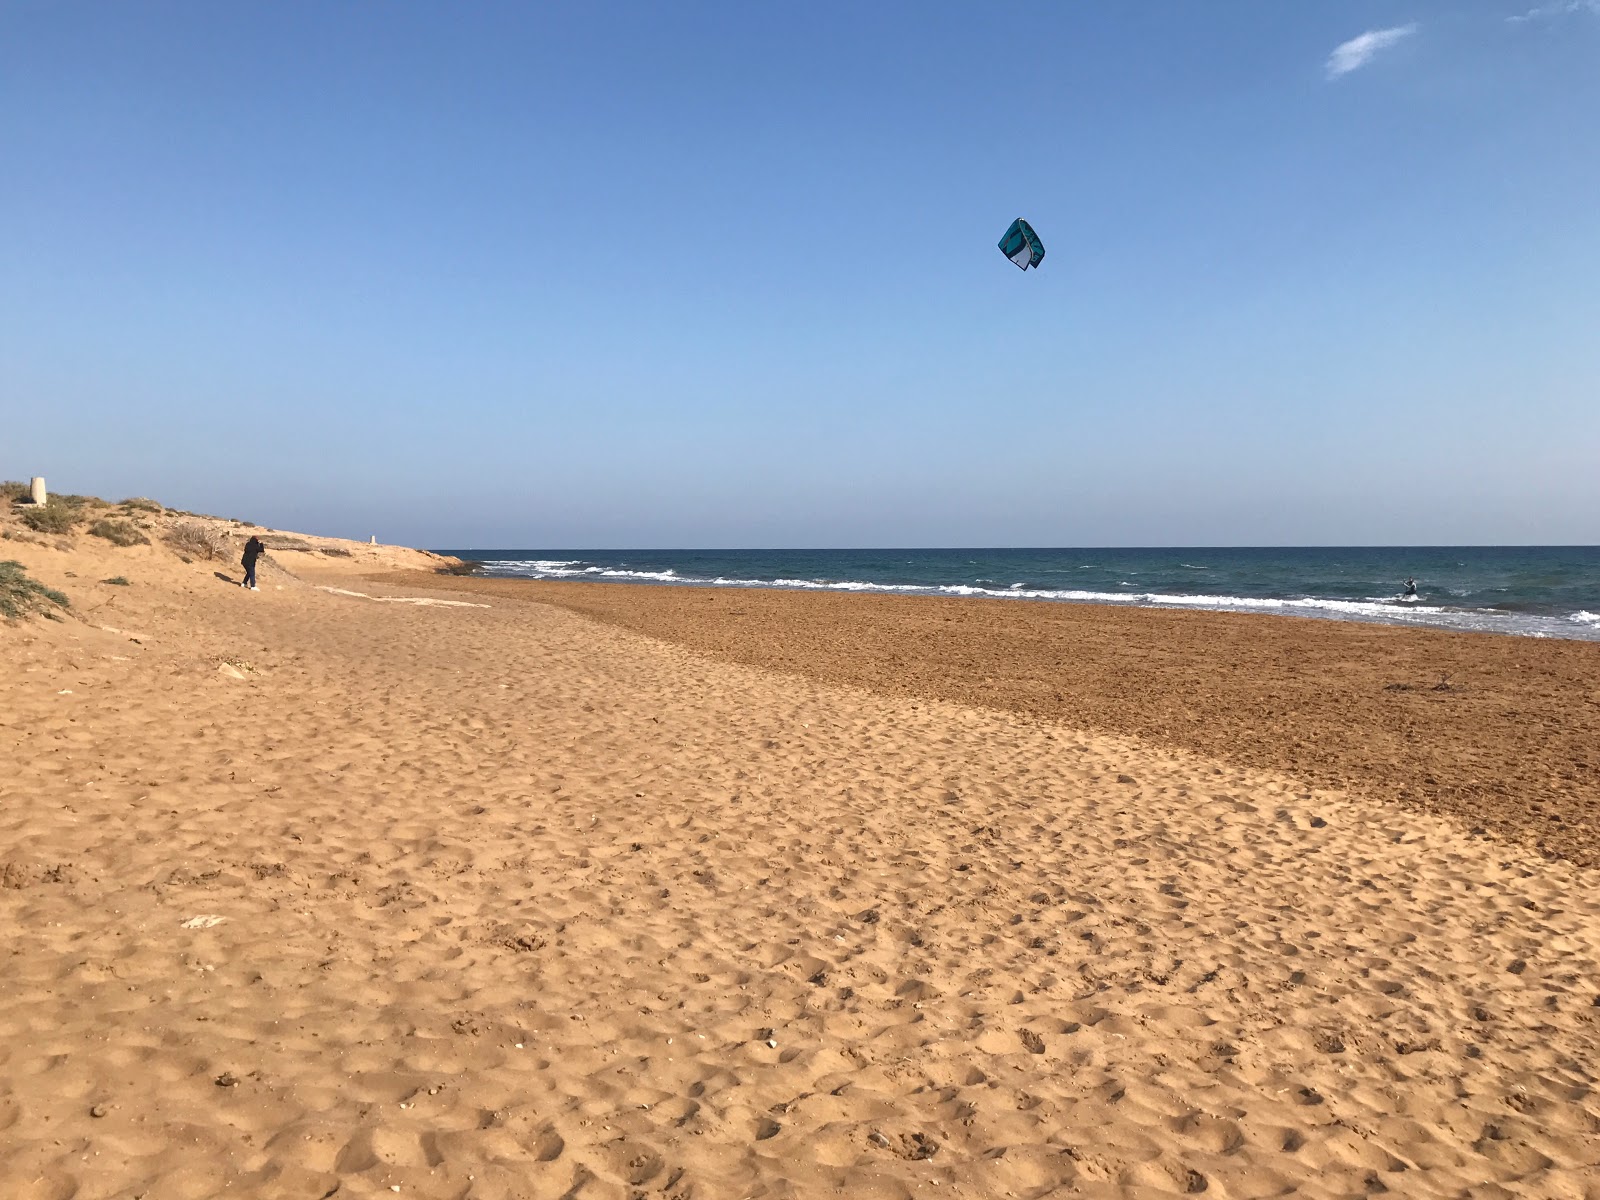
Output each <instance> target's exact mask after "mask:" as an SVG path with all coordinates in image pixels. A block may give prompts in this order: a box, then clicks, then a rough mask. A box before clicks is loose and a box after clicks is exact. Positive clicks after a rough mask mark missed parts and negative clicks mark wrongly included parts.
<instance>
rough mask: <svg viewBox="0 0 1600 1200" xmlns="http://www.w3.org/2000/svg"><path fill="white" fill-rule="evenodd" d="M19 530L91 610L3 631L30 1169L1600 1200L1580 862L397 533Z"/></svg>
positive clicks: (517, 1191)
mask: <svg viewBox="0 0 1600 1200" xmlns="http://www.w3.org/2000/svg"><path fill="white" fill-rule="evenodd" d="M25 552H26V554H27V555H28V558H27V560H26V561H27V565H28V566H29V567H30V569H31V570H34V571H35V572H36V573H37V574H38V576H39V577H40V578H43V579H45V580H46V581H47V582H51V583H57V584H61V585H72V586H73V587H75V588H77V590H78V593H79V597H81V599H80V600H79V603H80V604H81V607H82V608H83V609H84V610H85V612H86V613H88V614H89V617H88V620H87V622H70V623H64V624H61V625H48V624H40V623H33V624H29V625H24V626H7V627H4V628H3V629H0V656H3V657H0V664H3V669H0V714H3V715H0V747H3V748H4V755H5V763H6V770H5V772H4V775H3V776H0V882H3V884H4V886H3V887H0V919H3V921H4V927H5V929H6V930H7V931H8V939H7V945H6V946H5V948H4V951H3V961H4V964H5V965H4V970H0V1196H5V1197H18V1198H29V1200H32V1198H37V1197H51V1198H56V1197H68V1196H72V1197H83V1198H88V1197H132V1196H139V1195H143V1196H148V1197H151V1198H152V1200H154V1198H156V1197H161V1198H163V1200H166V1198H185V1197H212V1196H219V1195H244V1196H263V1197H277V1196H281V1197H324V1196H331V1195H338V1196H392V1195H395V1194H396V1193H397V1192H398V1194H400V1195H402V1196H420V1197H475V1198H485V1200H487V1198H493V1197H551V1198H557V1197H595V1198H610V1197H617V1198H624V1197H626V1198H632V1197H637V1196H647V1197H673V1198H677V1200H687V1198H689V1197H694V1198H696V1200H712V1198H716V1200H721V1198H724V1197H726V1198H729V1200H742V1198H744V1197H755V1196H761V1197H784V1196H813V1195H815V1196H822V1195H840V1194H843V1195H849V1196H852V1197H857V1196H861V1197H878V1196H882V1197H910V1196H921V1195H963V1196H973V1197H978V1196H985V1197H987V1196H995V1197H1003V1196H1015V1197H1042V1196H1046V1195H1074V1196H1091V1197H1092V1196H1117V1197H1146V1196H1169V1195H1184V1194H1195V1193H1200V1192H1204V1193H1205V1194H1208V1195H1216V1196H1241V1197H1242V1196H1271V1195H1285V1194H1294V1195H1297V1196H1307V1197H1336V1196H1360V1195H1369V1194H1373V1193H1376V1192H1381V1191H1383V1190H1385V1189H1387V1190H1388V1191H1390V1192H1391V1193H1393V1194H1396V1195H1403V1196H1408V1197H1409V1196H1419V1197H1422V1196H1506V1195H1517V1196H1562V1197H1600V1100H1597V1098H1596V1095H1595V1092H1594V1088H1595V1085H1596V1071H1597V1067H1596V1065H1595V1064H1596V1063H1597V1062H1600V983H1597V980H1600V962H1597V956H1600V900H1597V899H1596V898H1595V897H1596V894H1597V892H1596V888H1595V886H1594V885H1595V876H1594V875H1593V873H1591V872H1588V871H1586V870H1584V869H1583V868H1581V867H1579V866H1576V865H1574V864H1572V863H1567V862H1555V863H1552V862H1547V861H1544V860H1543V859H1542V858H1541V857H1540V856H1539V855H1537V854H1536V853H1535V852H1534V851H1532V850H1531V849H1524V848H1521V847H1519V846H1518V845H1516V844H1513V843H1506V842H1492V841H1486V840H1484V839H1482V838H1478V837H1473V836H1470V835H1469V834H1468V832H1467V831H1466V830H1465V829H1464V828H1463V827H1461V826H1459V825H1455V824H1451V823H1449V822H1448V821H1446V820H1444V819H1442V818H1440V817H1436V816H1430V815H1428V814H1426V813H1420V812H1416V811H1412V810H1407V809H1404V808H1400V807H1394V806H1386V805H1383V804H1378V803H1374V802H1373V801H1371V800H1369V799H1366V798H1362V797H1359V796H1352V795H1347V794H1345V793H1342V792H1338V791H1331V790H1320V789H1313V788H1310V787H1308V786H1306V785H1305V784H1304V783H1302V782H1299V781H1298V780H1296V779H1295V778H1293V777H1291V776H1289V775H1286V774H1281V773H1274V772H1271V771H1266V770H1259V769H1253V768H1249V767H1241V766H1237V765H1230V764H1228V763H1226V762H1224V761H1222V760H1220V759H1216V758H1211V757H1204V756H1201V755H1198V754H1194V753H1191V752H1188V751H1184V750H1181V749H1166V748H1162V747H1160V746H1158V745H1155V744H1153V743H1152V742H1151V741H1148V740H1143V741H1141V740H1138V739H1135V738H1131V737H1124V736H1117V735H1114V734H1109V733H1094V734H1090V733H1084V732H1079V731H1076V730H1074V729H1073V728H1071V727H1069V726H1067V725H1064V724H1059V723H1050V722H1041V721H1038V720H1034V719H1025V718H1023V717H1021V716H1018V715H1014V714H1010V713H1006V712H1002V711H996V710H992V709H982V708H975V707H968V706H965V705H963V704H959V703H956V702H953V701H951V700H947V699H939V698H928V697H921V696H891V695H885V694H882V693H881V692H879V691H871V690H865V689H860V688H853V687H849V686H844V685H841V684H838V683H833V682H826V681H822V680H814V679H811V680H808V679H805V678H801V677H796V676H794V675H792V674H790V675H785V674H775V673H770V672H768V671H765V670H763V669H760V668H758V667H753V666H749V665H745V664H740V663H734V662H729V661H725V660H722V659H718V658H715V657H711V656H708V655H705V654H702V653H699V652H697V651H694V650H691V649H687V648H685V647H682V646H679V645H675V644H672V643H670V642H665V641H660V640H654V639H651V638H648V637H645V636H642V635H640V634H637V633H634V632H630V631H627V630H623V629H620V628H616V627H612V626H607V625H602V624H597V623H594V622H592V621H590V620H588V619H586V618H585V617H583V616H580V615H577V614H574V613H571V612H567V611H563V610H561V609H557V608H553V607H549V606H546V605H540V604H532V603H525V602H521V601H518V600H516V599H514V598H512V597H509V596H507V597H482V596H480V597H476V598H475V599H476V600H477V601H478V602H481V603H487V604H488V605H489V607H487V608H461V607H440V606H419V605H414V604H380V603H372V602H371V601H370V600H368V599H365V598H361V597H356V596H350V595H342V594H335V593H330V592H327V591H323V590H319V585H325V586H329V587H337V588H343V589H345V590H346V591H360V592H364V593H367V594H368V595H370V596H395V597H412V598H416V597H424V598H425V597H428V596H430V595H432V596H434V597H435V598H444V599H450V598H459V593H451V592H443V591H430V590H429V589H427V588H425V587H422V586H420V585H419V584H418V583H417V581H416V580H415V579H413V580H412V582H410V583H409V584H408V585H407V586H405V587H403V588H402V587H397V586H393V585H385V584H381V583H373V582H362V581H361V580H360V577H359V572H360V571H361V570H363V569H366V567H365V566H364V565H363V564H360V563H351V564H344V563H341V562H336V561H333V560H331V559H330V560H328V561H327V562H323V563H316V564H314V565H313V564H310V563H309V560H307V561H305V562H302V561H300V560H295V561H294V562H287V561H285V562H284V563H283V564H282V565H284V566H287V567H288V571H287V572H280V573H275V574H271V575H267V576H264V580H263V588H264V590H263V591H262V592H260V593H256V594H251V593H244V592H241V591H240V590H239V589H237V588H231V587H227V586H225V585H224V584H223V583H222V582H221V581H220V580H217V579H215V578H214V577H213V569H214V568H213V567H212V566H207V565H205V564H201V563H194V564H188V565H184V564H180V563H178V562H176V560H174V559H172V558H171V557H170V555H169V554H168V553H167V552H166V551H164V550H159V549H155V548H138V547H136V548H134V549H132V550H128V551H117V552H115V553H117V554H120V555H123V556H124V557H121V558H118V559H116V560H115V561H116V562H117V563H119V564H121V566H120V570H121V571H122V573H123V574H125V575H126V576H127V577H128V578H129V579H130V581H131V586H130V587H127V588H121V589H117V588H108V587H105V586H104V585H100V584H91V583H88V582H86V581H87V580H90V579H93V578H98V577H100V575H101V574H102V573H103V572H104V570H105V568H104V566H103V561H111V560H110V559H109V558H106V559H104V560H102V559H99V558H93V559H91V558H89V557H86V556H88V555H90V554H91V552H90V551H88V550H86V549H83V548H81V547H80V548H78V549H76V550H74V551H72V552H70V553H69V552H61V551H56V550H51V549H45V548H33V547H28V548H25ZM93 553H94V554H98V555H110V554H112V553H113V552H112V551H110V550H104V551H99V550H97V551H94V552H93ZM19 557H20V554H19ZM278 557H279V558H280V559H285V558H286V556H281V555H280V556H278ZM367 566H370V564H367ZM69 570H70V571H72V572H73V573H74V574H75V575H76V576H77V578H76V579H69V578H67V577H66V574H65V573H66V572H67V571H69ZM225 570H226V569H225V568H224V573H225ZM97 589H98V590H97ZM105 626H110V627H113V628H115V629H116V630H119V631H121V632H110V631H108V630H107V629H106V628H104V627H105ZM129 631H133V632H129ZM135 638H136V639H137V640H134V639H135ZM224 666H226V667H231V668H232V671H231V672H224V671H222V670H220V669H219V668H221V667H224ZM1218 718H1219V719H1225V718H1226V714H1225V713H1219V714H1218ZM197 918H204V919H203V920H197Z"/></svg>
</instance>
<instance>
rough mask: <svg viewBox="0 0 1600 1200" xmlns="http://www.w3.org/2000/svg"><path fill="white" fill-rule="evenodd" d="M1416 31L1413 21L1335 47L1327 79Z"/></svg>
mask: <svg viewBox="0 0 1600 1200" xmlns="http://www.w3.org/2000/svg"><path fill="white" fill-rule="evenodd" d="M1563 2H1565V0H1563ZM1416 31H1417V23H1416V22H1415V21H1413V22H1411V24H1409V25H1396V26H1395V27H1394V28H1392V29H1369V30H1367V32H1365V33H1363V34H1362V35H1361V36H1360V37H1353V38H1351V39H1350V40H1349V41H1348V42H1344V43H1342V44H1341V45H1338V46H1335V47H1334V49H1333V53H1332V54H1330V55H1328V64H1327V68H1328V78H1329V79H1337V78H1339V76H1341V75H1348V74H1349V73H1350V72H1351V71H1354V70H1355V69H1356V68H1358V67H1364V66H1366V65H1367V63H1368V62H1370V61H1371V59H1372V56H1373V55H1374V54H1376V53H1377V52H1378V51H1379V50H1386V49H1388V48H1389V47H1390V46H1392V45H1394V44H1395V43H1396V42H1398V41H1400V40H1401V39H1402V38H1408V37H1410V36H1411V35H1412V34H1413V33H1415V32H1416Z"/></svg>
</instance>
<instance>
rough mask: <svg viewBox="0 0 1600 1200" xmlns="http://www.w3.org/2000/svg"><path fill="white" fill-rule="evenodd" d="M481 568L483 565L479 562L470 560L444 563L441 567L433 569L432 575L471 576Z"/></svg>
mask: <svg viewBox="0 0 1600 1200" xmlns="http://www.w3.org/2000/svg"><path fill="white" fill-rule="evenodd" d="M482 566H483V564H482V563H481V562H473V561H472V560H471V559H466V560H465V561H462V562H455V563H446V564H445V565H444V566H442V567H435V568H434V574H435V575H473V574H476V573H477V571H478V570H479V568H481V567H482Z"/></svg>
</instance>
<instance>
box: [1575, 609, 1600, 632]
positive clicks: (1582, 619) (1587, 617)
mask: <svg viewBox="0 0 1600 1200" xmlns="http://www.w3.org/2000/svg"><path fill="white" fill-rule="evenodd" d="M1567 620H1569V621H1576V622H1577V623H1578V624H1579V625H1594V626H1596V627H1600V613H1597V612H1590V611H1589V610H1588V609H1586V608H1580V609H1579V610H1578V611H1577V612H1575V613H1569V614H1568V615H1567Z"/></svg>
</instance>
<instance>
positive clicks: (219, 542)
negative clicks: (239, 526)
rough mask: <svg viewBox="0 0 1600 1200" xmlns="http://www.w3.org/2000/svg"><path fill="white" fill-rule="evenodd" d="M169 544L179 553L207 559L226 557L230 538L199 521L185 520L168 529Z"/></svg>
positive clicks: (167, 540)
mask: <svg viewBox="0 0 1600 1200" xmlns="http://www.w3.org/2000/svg"><path fill="white" fill-rule="evenodd" d="M165 541H166V543H167V545H169V546H171V547H172V548H173V549H174V550H176V551H177V552H178V553H179V554H186V555H189V556H190V557H193V558H203V559H207V560H214V559H221V558H226V557H227V555H228V540H227V539H226V538H224V537H223V536H222V535H221V534H220V533H218V532H217V531H216V530H214V529H212V528H210V527H209V526H207V525H202V524H200V522H198V521H183V522H180V523H179V524H177V525H174V526H173V527H172V528H171V529H169V530H167V535H166V538H165Z"/></svg>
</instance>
